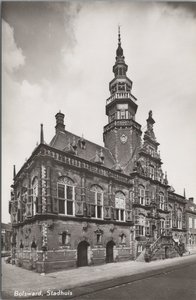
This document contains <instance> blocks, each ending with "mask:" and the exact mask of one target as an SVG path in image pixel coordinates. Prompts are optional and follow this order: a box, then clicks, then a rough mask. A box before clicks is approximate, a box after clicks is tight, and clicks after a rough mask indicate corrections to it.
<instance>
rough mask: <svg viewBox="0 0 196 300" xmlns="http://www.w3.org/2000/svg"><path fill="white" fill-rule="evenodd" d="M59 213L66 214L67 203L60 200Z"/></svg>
mask: <svg viewBox="0 0 196 300" xmlns="http://www.w3.org/2000/svg"><path fill="white" fill-rule="evenodd" d="M59 213H60V214H64V213H65V201H64V200H59Z"/></svg>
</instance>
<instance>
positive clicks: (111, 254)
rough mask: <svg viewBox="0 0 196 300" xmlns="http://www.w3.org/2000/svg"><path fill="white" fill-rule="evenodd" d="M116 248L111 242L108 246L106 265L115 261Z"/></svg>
mask: <svg viewBox="0 0 196 300" xmlns="http://www.w3.org/2000/svg"><path fill="white" fill-rule="evenodd" d="M114 246H115V243H114V242H113V241H109V242H108V243H107V245H106V263H111V262H113V261H114Z"/></svg>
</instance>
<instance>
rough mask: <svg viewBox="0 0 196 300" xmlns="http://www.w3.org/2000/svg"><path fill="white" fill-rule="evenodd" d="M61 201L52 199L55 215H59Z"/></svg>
mask: <svg viewBox="0 0 196 300" xmlns="http://www.w3.org/2000/svg"><path fill="white" fill-rule="evenodd" d="M58 204H59V201H58V199H57V198H54V197H53V198H52V211H53V213H55V214H57V213H58V212H59V207H58V206H59V205H58Z"/></svg>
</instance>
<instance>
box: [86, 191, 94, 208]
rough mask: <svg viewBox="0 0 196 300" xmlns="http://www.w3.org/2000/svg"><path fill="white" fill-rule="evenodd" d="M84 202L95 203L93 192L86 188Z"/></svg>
mask: <svg viewBox="0 0 196 300" xmlns="http://www.w3.org/2000/svg"><path fill="white" fill-rule="evenodd" d="M86 202H87V203H92V204H95V192H93V191H90V190H88V189H86Z"/></svg>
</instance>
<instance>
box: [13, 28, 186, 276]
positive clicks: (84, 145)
mask: <svg viewBox="0 0 196 300" xmlns="http://www.w3.org/2000/svg"><path fill="white" fill-rule="evenodd" d="M127 69H128V66H127V65H126V64H125V61H124V56H123V49H122V48H121V40H120V34H119V43H118V48H117V52H116V62H115V65H114V67H113V72H114V76H115V77H114V79H113V80H112V81H111V82H110V85H109V87H110V94H111V95H110V97H109V98H108V99H107V101H106V114H107V116H108V124H107V125H106V126H105V127H104V134H103V136H104V147H103V146H99V145H97V144H94V143H92V142H90V141H88V140H85V139H84V138H83V137H79V136H76V135H75V134H73V133H71V132H69V131H67V130H65V124H64V114H63V113H61V112H59V113H57V114H56V116H55V117H56V125H55V129H56V134H55V136H54V137H53V139H52V140H51V142H50V143H49V144H46V143H45V142H44V138H43V125H41V138H40V144H39V145H38V146H37V147H36V149H35V150H34V151H33V153H32V155H31V157H29V159H28V160H27V161H26V162H25V164H24V165H23V166H22V168H21V169H20V170H19V172H18V173H17V174H15V172H14V183H13V185H12V191H11V201H10V214H11V220H12V226H13V259H14V260H15V262H16V264H17V265H19V266H23V267H25V268H28V269H35V270H36V271H38V272H41V273H43V272H49V271H53V270H57V269H64V268H70V267H77V266H78V267H79V266H83V265H92V264H101V263H109V262H112V261H114V262H118V261H122V260H130V259H136V258H138V259H139V258H140V259H141V258H142V259H145V260H152V259H158V258H167V257H173V256H176V255H181V254H182V253H181V251H180V249H179V244H184V243H185V241H184V237H185V235H186V220H185V204H186V201H185V198H184V197H182V196H180V195H177V194H175V193H174V192H172V189H171V187H170V185H169V183H168V180H167V174H164V173H163V171H162V161H161V158H160V153H159V150H158V147H159V143H158V142H157V140H156V137H155V134H154V123H155V121H154V119H153V117H152V112H151V111H150V112H149V115H148V118H147V120H146V121H147V126H146V127H147V129H146V131H145V132H144V137H143V139H142V138H141V135H142V131H141V125H140V124H138V123H137V122H136V120H135V115H136V111H137V104H136V102H135V101H136V98H135V97H134V96H133V95H132V81H131V80H130V79H129V78H128V77H127V76H126V72H127Z"/></svg>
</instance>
